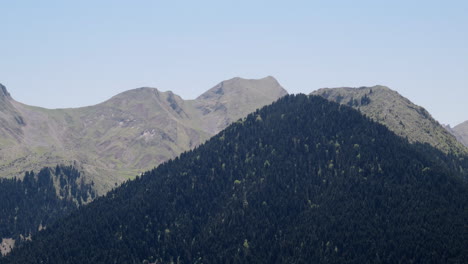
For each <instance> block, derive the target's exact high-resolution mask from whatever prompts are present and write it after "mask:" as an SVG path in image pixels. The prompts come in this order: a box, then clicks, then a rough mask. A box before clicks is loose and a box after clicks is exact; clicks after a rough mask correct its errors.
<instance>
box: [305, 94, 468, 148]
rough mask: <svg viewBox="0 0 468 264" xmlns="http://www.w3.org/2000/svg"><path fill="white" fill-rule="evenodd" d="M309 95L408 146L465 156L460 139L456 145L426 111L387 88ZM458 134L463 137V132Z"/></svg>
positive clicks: (455, 139)
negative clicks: (352, 112) (372, 123)
mask: <svg viewBox="0 0 468 264" xmlns="http://www.w3.org/2000/svg"><path fill="white" fill-rule="evenodd" d="M312 94H313V95H319V96H322V97H324V98H326V99H328V100H331V101H334V102H337V103H340V104H344V105H348V106H351V107H353V108H355V109H357V110H359V111H361V112H362V113H363V114H365V115H366V116H368V117H370V118H372V119H373V120H374V121H377V122H379V123H381V124H383V125H385V126H387V127H388V128H389V129H390V130H392V131H393V132H395V133H396V134H397V135H399V136H401V137H404V138H407V139H408V140H409V142H411V143H414V142H419V143H427V144H430V145H431V146H433V147H435V148H438V149H440V150H442V151H443V152H445V153H455V154H459V153H464V154H466V153H468V149H467V148H466V147H465V146H463V145H462V144H461V143H460V142H462V143H463V142H464V141H463V138H462V137H461V136H460V137H459V138H458V139H459V140H460V142H458V141H457V138H455V137H454V136H453V135H451V134H450V133H449V132H447V130H446V129H445V128H444V127H443V126H442V125H441V124H439V122H437V121H436V120H435V119H434V118H433V117H432V116H431V115H430V114H429V112H428V111H427V110H426V109H424V108H423V107H421V106H417V105H415V104H414V103H412V102H411V101H410V100H408V99H407V98H405V97H403V96H401V95H400V94H399V93H398V92H396V91H393V90H391V89H389V88H388V87H385V86H373V87H360V88H346V87H344V88H323V89H319V90H317V91H315V92H313V93H312ZM467 127H468V124H467V125H466V126H465V130H464V131H467V130H466V128H467ZM457 128H458V126H457ZM459 130H460V135H462V132H461V131H463V128H462V127H460V128H459ZM465 135H468V133H467V134H465ZM465 143H466V142H465Z"/></svg>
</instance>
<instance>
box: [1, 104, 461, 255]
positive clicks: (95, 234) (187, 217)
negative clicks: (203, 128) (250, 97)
mask: <svg viewBox="0 0 468 264" xmlns="http://www.w3.org/2000/svg"><path fill="white" fill-rule="evenodd" d="M467 160H468V159H466V157H463V156H458V157H456V158H454V157H453V156H452V157H451V156H446V155H445V154H444V153H443V152H441V151H439V150H437V149H435V148H433V147H430V146H429V145H427V144H426V145H423V144H409V143H408V142H407V141H406V140H405V139H403V138H401V137H398V136H396V135H395V134H394V133H393V132H391V131H390V130H388V128H387V127H385V126H383V125H381V124H378V123H376V122H373V121H371V120H370V119H369V118H368V117H365V116H363V115H361V114H360V113H359V112H358V111H356V110H354V109H352V108H350V107H347V106H343V105H339V104H336V103H334V102H330V101H327V100H325V99H323V98H321V97H317V96H305V95H297V96H285V97H283V98H281V99H280V100H278V101H277V102H276V103H274V104H272V105H270V106H267V107H264V108H262V109H261V110H258V111H256V112H255V113H252V114H250V115H249V116H248V117H247V118H245V119H242V120H239V121H238V122H236V123H235V124H233V125H231V126H229V127H228V128H227V129H225V130H224V131H222V132H221V133H219V134H218V135H216V136H215V137H213V138H212V139H210V140H209V141H207V142H206V143H205V144H203V145H201V146H199V147H197V148H196V149H195V150H193V151H188V152H186V153H183V154H182V155H181V156H180V157H177V158H175V159H174V160H170V161H168V162H165V163H164V164H162V165H160V166H159V167H157V168H156V169H153V170H152V171H149V172H146V173H144V175H142V176H141V177H138V178H137V179H136V180H134V181H128V182H126V183H124V184H123V185H122V186H121V187H119V188H117V189H115V190H113V191H111V192H109V193H108V194H107V195H106V196H105V197H101V198H98V199H96V200H95V201H94V202H92V203H90V204H89V205H87V206H83V207H81V208H80V209H79V210H77V211H75V212H74V213H72V214H71V215H70V216H69V217H67V218H66V219H64V220H63V221H60V222H58V223H56V224H54V225H53V226H51V227H49V228H47V229H46V230H45V231H42V232H40V233H39V234H38V235H37V236H36V237H35V238H34V239H33V241H32V242H31V243H27V244H25V245H23V246H22V247H20V248H18V249H16V250H13V252H12V253H11V254H10V255H9V256H8V257H6V258H5V259H2V260H0V262H1V263H148V262H153V263H154V262H156V263H467V261H468V258H467V257H468V252H467V249H468V248H467V243H466V242H467V228H466V227H467V226H466V223H467V220H468V210H467V209H468V208H467V205H468V186H467V184H466V182H465V181H463V180H462V178H463V177H464V176H463V175H462V174H464V173H466V172H467V171H468V170H467V169H468V166H467V165H466V161H467ZM64 238H65V239H64Z"/></svg>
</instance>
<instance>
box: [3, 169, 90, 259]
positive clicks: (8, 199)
mask: <svg viewBox="0 0 468 264" xmlns="http://www.w3.org/2000/svg"><path fill="white" fill-rule="evenodd" d="M95 196H96V194H95V192H94V191H93V188H92V186H91V185H89V184H86V183H84V179H83V177H81V175H80V173H79V172H78V171H77V170H76V169H75V168H73V167H71V166H57V167H55V168H54V169H52V168H43V169H42V170H41V171H40V172H39V173H37V174H35V173H34V172H27V173H26V174H25V176H24V177H23V179H16V178H14V179H0V203H1V206H0V242H1V245H0V251H1V253H2V255H3V254H5V253H7V252H8V251H9V250H10V249H11V248H12V247H13V246H14V245H15V244H16V245H18V244H20V243H22V242H24V241H25V240H29V239H31V235H33V234H35V233H36V232H38V231H40V230H42V229H46V228H47V227H49V225H51V224H52V223H54V221H55V220H56V219H58V218H60V217H63V216H65V215H68V214H69V213H70V212H72V211H73V210H75V209H76V208H78V206H79V205H82V204H85V203H88V202H89V201H91V200H92V199H94V198H95Z"/></svg>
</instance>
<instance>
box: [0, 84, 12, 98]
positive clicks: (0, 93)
mask: <svg viewBox="0 0 468 264" xmlns="http://www.w3.org/2000/svg"><path fill="white" fill-rule="evenodd" d="M0 98H11V96H10V93H8V91H7V89H6V87H5V86H4V85H3V84H1V83H0Z"/></svg>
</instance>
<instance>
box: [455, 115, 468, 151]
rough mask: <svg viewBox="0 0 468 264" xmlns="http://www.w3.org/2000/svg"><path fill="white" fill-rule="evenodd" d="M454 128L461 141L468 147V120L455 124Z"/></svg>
mask: <svg viewBox="0 0 468 264" xmlns="http://www.w3.org/2000/svg"><path fill="white" fill-rule="evenodd" d="M452 130H453V131H454V132H455V135H456V136H457V138H458V139H459V141H460V142H461V143H463V144H464V145H465V146H467V147H468V121H465V122H463V123H461V124H459V125H457V126H455V127H454V128H452Z"/></svg>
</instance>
